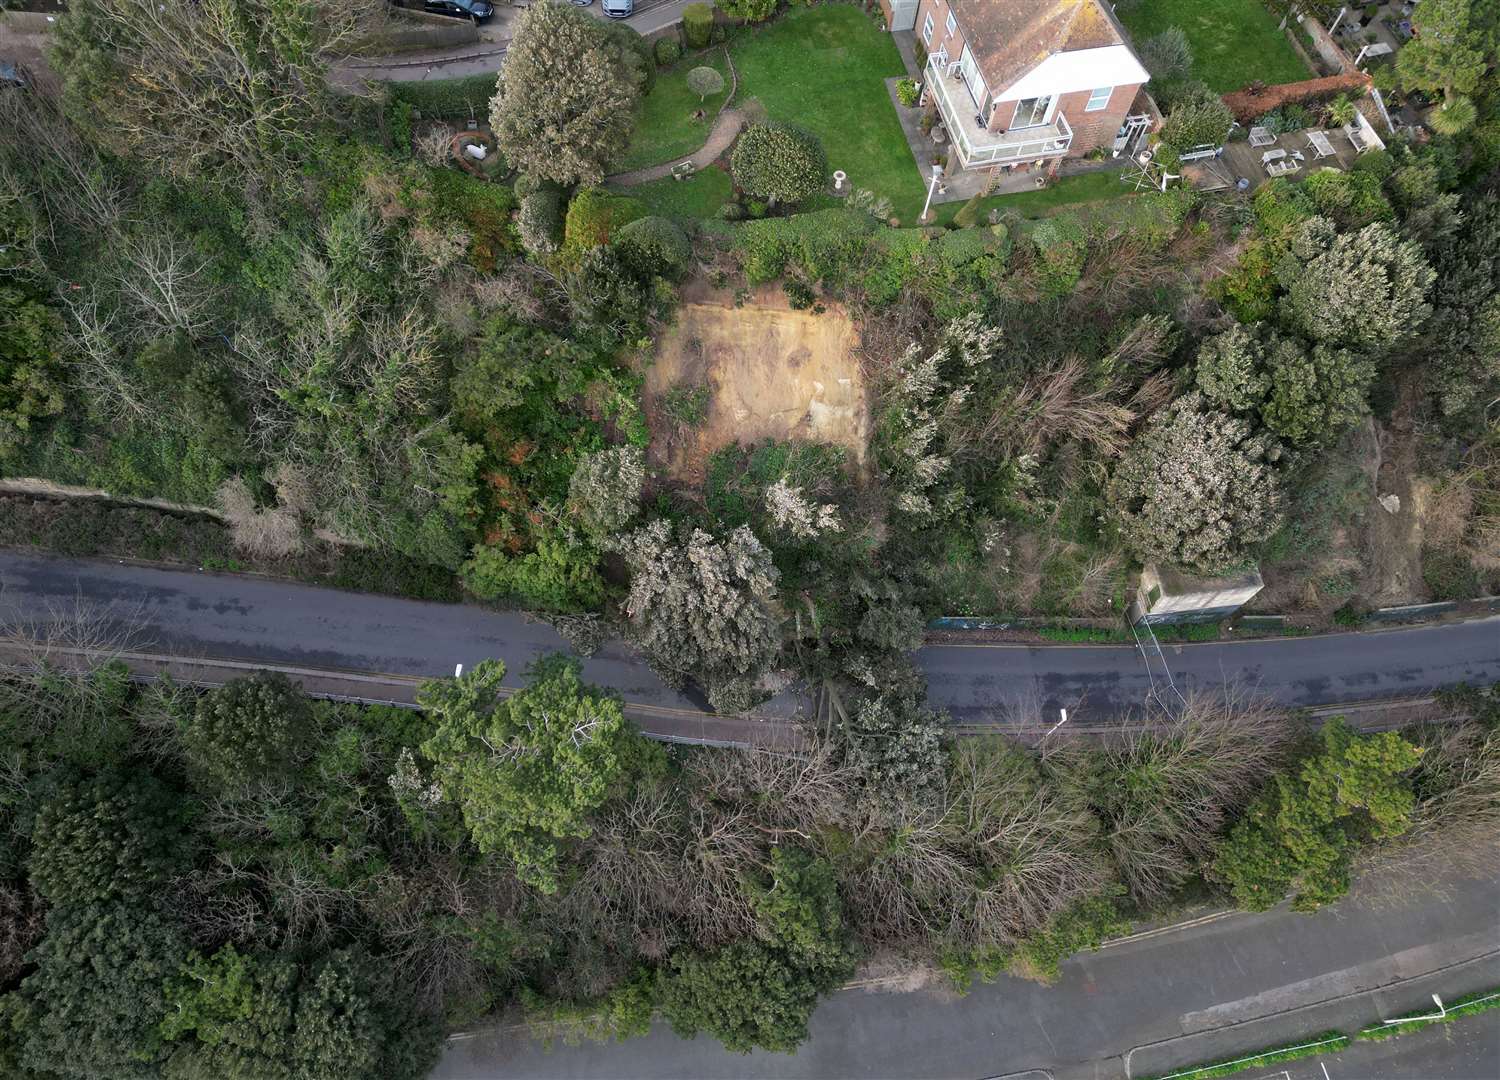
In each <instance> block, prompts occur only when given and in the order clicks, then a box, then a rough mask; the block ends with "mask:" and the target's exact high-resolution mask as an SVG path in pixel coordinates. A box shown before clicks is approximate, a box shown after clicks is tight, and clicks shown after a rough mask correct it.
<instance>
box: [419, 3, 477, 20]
mask: <svg viewBox="0 0 1500 1080" xmlns="http://www.w3.org/2000/svg"><path fill="white" fill-rule="evenodd" d="M422 8H423V10H425V11H428V12H430V13H431V14H433V15H449V16H451V17H453V18H455V19H473V20H474V21H475V22H484V20H485V19H488V18H489V17H490V16H491V15H493V14H495V5H494V4H492V3H490V0H424V2H423V4H422Z"/></svg>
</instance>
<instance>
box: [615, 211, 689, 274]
mask: <svg viewBox="0 0 1500 1080" xmlns="http://www.w3.org/2000/svg"><path fill="white" fill-rule="evenodd" d="M613 243H614V247H615V249H616V250H617V251H618V252H619V254H620V259H621V260H622V261H623V262H624V263H625V265H626V266H627V267H629V268H630V269H631V270H633V271H634V272H635V273H637V274H639V275H641V276H642V277H653V276H657V275H659V276H661V277H664V278H668V279H669V280H672V281H680V280H681V279H682V278H683V277H685V276H686V274H687V270H688V263H689V261H690V260H691V259H692V257H693V247H692V245H691V244H690V243H688V238H687V235H686V234H685V233H684V232H683V231H682V230H681V229H680V228H678V227H677V224H676V223H675V222H673V221H672V220H671V219H669V218H664V217H656V216H652V217H643V218H636V219H635V220H634V221H631V222H627V223H626V224H624V225H622V226H621V227H620V229H619V230H618V231H617V232H616V233H615V236H614V241H613Z"/></svg>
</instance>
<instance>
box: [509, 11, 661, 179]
mask: <svg viewBox="0 0 1500 1080" xmlns="http://www.w3.org/2000/svg"><path fill="white" fill-rule="evenodd" d="M646 77H647V76H646V70H645V65H643V64H642V63H641V61H640V56H639V55H638V54H637V53H636V52H635V51H634V50H633V49H631V48H630V47H629V46H628V45H627V44H625V43H623V42H622V41H621V40H620V39H619V38H618V37H617V36H616V35H615V34H614V33H613V31H612V30H611V28H610V27H608V26H606V25H605V24H604V23H602V22H600V21H599V20H598V19H595V18H593V17H592V16H590V15H588V14H586V13H584V12H583V11H581V10H580V9H578V8H576V7H574V6H572V5H571V4H566V3H562V2H560V0H544V2H543V3H538V4H533V5H532V6H531V7H530V8H528V9H527V10H526V12H525V13H524V14H523V15H522V16H521V19H520V21H519V22H518V23H517V24H516V28H515V33H514V35H513V36H512V38H511V42H510V47H509V48H508V49H507V50H506V54H505V72H504V74H503V75H502V76H501V77H500V81H499V86H498V92H497V93H496V94H495V98H494V101H493V102H492V103H491V105H490V125H491V127H493V128H494V131H495V138H496V141H497V142H498V143H499V144H500V150H501V152H502V153H504V154H505V157H506V160H507V161H509V162H511V163H512V164H513V165H515V166H517V167H518V168H520V169H522V170H524V171H525V172H528V173H531V174H532V175H535V176H542V177H546V178H547V179H549V180H556V181H557V182H558V183H561V184H577V183H580V182H582V183H591V184H597V183H598V182H599V181H600V180H602V179H604V170H605V168H606V166H608V165H609V163H610V162H611V161H613V160H614V159H615V158H617V157H619V156H620V154H621V153H623V152H624V150H625V146H626V144H627V143H628V142H629V141H630V130H631V128H632V126H633V125H634V123H635V111H636V105H637V103H638V102H639V101H640V98H641V94H642V93H643V92H644V89H645V82H646Z"/></svg>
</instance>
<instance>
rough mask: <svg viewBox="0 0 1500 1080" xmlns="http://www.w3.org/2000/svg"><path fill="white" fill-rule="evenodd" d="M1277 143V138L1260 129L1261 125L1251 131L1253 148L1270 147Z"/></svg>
mask: <svg viewBox="0 0 1500 1080" xmlns="http://www.w3.org/2000/svg"><path fill="white" fill-rule="evenodd" d="M1275 141H1276V136H1275V135H1272V134H1271V133H1270V132H1269V131H1267V130H1266V129H1265V128H1263V127H1260V126H1259V125H1257V126H1255V127H1253V128H1251V129H1250V145H1251V146H1270V145H1271V144H1272V143H1274V142H1275Z"/></svg>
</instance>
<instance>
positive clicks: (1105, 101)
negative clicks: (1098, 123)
mask: <svg viewBox="0 0 1500 1080" xmlns="http://www.w3.org/2000/svg"><path fill="white" fill-rule="evenodd" d="M1100 94H1103V95H1104V97H1103V98H1100V97H1099V95H1100ZM1114 94H1115V88H1114V87H1113V86H1101V87H1098V88H1097V89H1095V90H1091V91H1089V100H1088V104H1087V105H1085V106H1084V107H1083V111H1084V112H1099V111H1100V110H1102V109H1107V108H1109V99H1110V98H1112V97H1114Z"/></svg>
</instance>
